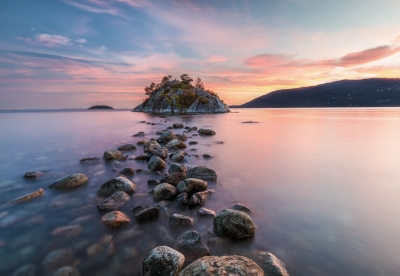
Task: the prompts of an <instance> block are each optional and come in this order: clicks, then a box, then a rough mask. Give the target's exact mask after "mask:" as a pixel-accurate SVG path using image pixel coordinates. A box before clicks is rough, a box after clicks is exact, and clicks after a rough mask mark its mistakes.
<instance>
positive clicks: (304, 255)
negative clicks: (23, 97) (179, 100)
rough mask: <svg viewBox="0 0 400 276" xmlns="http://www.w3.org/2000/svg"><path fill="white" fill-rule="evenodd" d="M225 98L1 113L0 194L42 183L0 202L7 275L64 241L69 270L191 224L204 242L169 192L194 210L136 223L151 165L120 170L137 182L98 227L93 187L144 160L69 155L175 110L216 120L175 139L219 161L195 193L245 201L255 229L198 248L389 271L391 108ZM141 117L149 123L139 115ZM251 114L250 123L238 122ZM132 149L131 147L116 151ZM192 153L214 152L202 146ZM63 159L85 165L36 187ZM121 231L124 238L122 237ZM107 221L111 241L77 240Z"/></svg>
mask: <svg viewBox="0 0 400 276" xmlns="http://www.w3.org/2000/svg"><path fill="white" fill-rule="evenodd" d="M233 111H239V113H230V114H215V115H198V116H192V117H180V116H174V117H167V118H165V119H161V118H159V117H158V116H152V115H148V114H143V113H131V112H129V111H74V112H65V111H64V112H4V113H0V129H1V135H0V152H1V155H0V163H1V166H0V205H2V204H3V203H5V202H7V201H9V200H11V199H13V198H15V197H17V196H21V195H24V194H27V193H29V192H32V191H35V190H37V189H39V188H44V189H45V194H44V195H43V196H42V197H40V198H38V199H35V200H32V201H30V202H27V203H22V204H18V205H16V206H13V207H11V208H3V209H0V260H1V261H0V274H1V275H9V274H11V273H12V272H13V271H14V270H15V269H16V268H18V267H20V266H22V265H25V264H35V265H37V266H38V267H40V264H41V262H42V261H43V259H44V257H45V256H46V255H47V254H48V253H49V252H50V251H52V250H54V249H57V248H65V247H70V248H73V250H74V264H75V265H76V266H77V267H78V268H79V270H80V272H81V274H82V275H139V274H140V264H141V262H142V260H143V258H144V256H145V255H146V254H147V253H148V252H149V251H150V250H151V249H152V248H154V247H155V246H158V245H167V246H171V247H174V244H175V241H176V238H177V237H178V236H180V235H181V234H182V233H184V232H185V231H186V230H188V229H195V230H196V231H198V232H199V233H201V234H202V236H203V242H204V243H206V241H207V240H208V239H209V238H211V237H214V236H213V234H212V219H210V218H205V219H203V218H199V217H198V216H197V215H196V211H197V209H198V208H195V209H190V210H189V209H187V210H184V211H179V210H176V209H174V208H173V202H171V204H170V208H168V209H169V214H170V215H171V214H172V213H174V212H177V213H181V214H187V215H190V216H192V217H194V218H195V225H194V227H192V228H177V229H172V228H170V227H169V226H168V216H160V217H159V218H158V219H157V220H155V221H151V222H148V223H141V224H138V223H137V222H136V221H135V220H134V218H133V217H132V216H131V211H130V210H131V209H132V208H133V207H135V206H137V205H139V204H147V205H153V204H155V201H154V200H153V199H152V197H151V196H150V195H149V194H148V191H149V190H151V189H152V188H153V187H152V186H149V185H147V180H148V179H160V178H161V176H160V175H155V174H152V175H143V174H135V176H134V177H133V182H135V183H136V185H137V187H138V189H137V191H136V192H135V194H134V195H133V197H132V200H130V201H129V202H128V203H127V204H126V205H125V206H124V207H122V208H121V209H120V210H121V211H122V212H124V213H125V214H127V215H128V216H131V218H132V223H131V224H130V225H127V226H124V227H121V228H120V229H118V230H112V229H110V228H108V227H106V226H105V225H103V224H102V222H101V216H102V214H104V213H101V212H99V211H98V210H97V208H96V203H97V201H98V195H96V191H97V189H98V188H99V186H100V185H101V184H102V183H103V182H105V181H107V180H109V179H111V178H113V177H114V176H116V175H117V173H118V171H120V170H121V169H122V168H124V167H133V168H135V169H145V168H147V164H146V162H145V161H135V160H126V161H120V163H121V164H120V166H118V165H114V164H113V162H105V161H101V163H100V164H99V165H92V166H83V165H81V164H80V163H79V160H80V159H82V158H85V157H94V156H97V157H100V158H101V157H102V154H103V152H104V151H105V150H109V149H115V148H117V147H118V146H120V145H123V144H125V143H136V142H137V141H139V140H141V139H143V138H142V137H132V135H133V134H135V133H137V132H139V131H144V132H145V133H146V136H145V138H146V139H149V138H153V137H154V138H156V137H158V136H157V135H155V132H156V131H157V130H161V129H164V128H165V127H167V126H170V125H172V124H173V123H174V122H183V123H185V124H186V125H188V126H197V127H198V128H201V127H209V128H212V129H214V130H215V131H216V133H217V134H216V135H215V136H212V137H200V136H197V137H195V136H193V137H192V138H190V139H189V140H188V141H187V144H188V142H189V141H190V140H196V141H198V144H197V145H193V146H189V145H188V149H187V150H188V153H190V154H199V155H200V157H199V158H192V159H190V161H189V162H187V164H189V165H206V166H208V167H209V168H212V169H214V170H215V171H216V172H217V174H218V182H217V183H216V184H210V185H209V188H211V189H215V190H216V193H215V194H213V195H211V196H210V197H209V199H208V201H207V202H206V203H205V205H204V206H205V207H206V208H210V209H213V210H214V211H216V212H219V211H221V210H222V209H224V208H228V207H230V206H232V205H233V204H234V203H236V202H241V203H243V204H245V205H247V206H249V207H250V208H251V209H253V210H254V211H255V213H253V214H251V217H252V219H253V220H254V222H255V224H256V225H257V230H256V235H255V237H254V238H253V239H251V240H246V241H242V242H236V243H234V244H233V245H231V246H227V247H212V246H209V248H210V252H211V255H222V254H239V255H245V256H249V257H251V258H254V253H255V252H256V251H257V250H266V251H270V252H272V253H273V254H275V255H276V256H278V257H279V258H280V259H281V260H282V261H283V262H284V263H285V264H286V267H287V269H288V271H289V273H290V275H399V274H400V239H398V233H399V231H400V200H399V199H398V198H399V196H398V195H399V194H400V185H399V182H400V170H399V169H398V165H399V164H400V147H399V146H398V145H399V144H400V109H398V108H385V109H379V108H366V109H364V108H360V109H234V110H233ZM142 120H146V121H150V122H154V123H160V124H158V125H148V124H140V123H138V122H139V121H142ZM165 120H166V121H167V122H165ZM250 120H252V121H257V122H258V123H256V124H243V123H242V122H245V121H250ZM176 132H177V133H181V132H182V130H178V131H176ZM188 136H190V135H188ZM217 141H223V142H224V143H223V144H217V143H216V142H217ZM191 148H196V149H197V150H196V151H190V149H191ZM142 152H143V149H142V147H141V146H139V147H138V149H136V150H134V151H131V152H129V154H134V155H139V154H141V153H142ZM203 153H210V154H213V155H214V158H211V159H204V158H202V157H201V155H202V154H203ZM113 167H115V168H116V169H117V171H113V170H112V169H113ZM35 170H40V171H44V172H45V175H44V176H43V177H41V178H39V179H37V180H26V179H23V178H22V176H23V175H24V173H25V172H28V171H35ZM75 172H81V173H85V174H86V175H87V176H88V177H89V178H90V181H89V183H88V184H87V185H85V186H83V187H81V188H78V189H75V190H71V191H56V190H50V189H48V188H47V187H48V185H49V184H50V183H52V182H53V181H55V180H57V179H59V178H61V177H63V176H66V175H68V174H71V173H75ZM54 202H57V204H54ZM86 205H89V207H87V208H86V209H80V210H79V211H78V210H77V209H76V208H78V207H82V206H86ZM85 215H92V216H91V217H88V220H86V221H85V222H81V223H80V224H81V226H82V228H83V232H82V233H81V234H80V235H78V236H77V237H74V238H69V239H66V238H55V237H53V236H52V235H51V234H50V233H51V232H52V231H53V230H54V229H55V228H57V227H59V226H66V225H68V224H70V223H71V222H72V221H73V220H74V219H76V218H78V217H82V216H85ZM132 229H133V230H132ZM129 230H131V232H126V231H129ZM210 232H211V233H210ZM124 233H125V235H127V234H126V233H130V234H131V237H130V238H128V239H125V240H123V235H124ZM106 234H112V235H113V240H114V247H113V248H111V249H110V248H107V246H106V245H105V248H106V249H105V250H104V251H103V252H102V253H100V254H99V255H97V256H94V257H88V255H87V253H86V248H87V246H90V245H91V244H94V243H97V242H98V241H99V239H101V238H102V237H104V236H105V235H106ZM37 275H41V272H40V270H38V272H37Z"/></svg>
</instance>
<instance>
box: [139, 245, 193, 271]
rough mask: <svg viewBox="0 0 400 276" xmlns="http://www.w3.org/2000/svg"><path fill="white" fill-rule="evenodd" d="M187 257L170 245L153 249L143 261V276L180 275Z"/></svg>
mask: <svg viewBox="0 0 400 276" xmlns="http://www.w3.org/2000/svg"><path fill="white" fill-rule="evenodd" d="M184 262H185V257H184V256H183V254H181V253H179V252H178V251H176V250H174V249H172V248H170V247H168V246H158V247H156V248H154V249H153V250H151V251H150V252H149V253H148V254H147V255H146V257H145V258H144V261H143V263H142V267H141V273H142V276H155V275H166V276H167V275H168V276H178V275H179V272H180V271H181V270H182V267H183V264H184Z"/></svg>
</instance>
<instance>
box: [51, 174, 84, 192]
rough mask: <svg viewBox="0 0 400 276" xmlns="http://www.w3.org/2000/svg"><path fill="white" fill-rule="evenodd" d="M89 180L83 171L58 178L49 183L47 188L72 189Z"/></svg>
mask: <svg viewBox="0 0 400 276" xmlns="http://www.w3.org/2000/svg"><path fill="white" fill-rule="evenodd" d="M88 181H89V178H88V177H87V176H86V175H84V174H83V173H74V174H71V175H68V176H66V177H63V178H60V179H58V180H56V181H54V182H53V183H52V184H50V185H49V188H55V189H72V188H75V187H79V186H82V185H84V184H86V183H87V182H88Z"/></svg>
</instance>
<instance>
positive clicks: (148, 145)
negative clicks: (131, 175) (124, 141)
mask: <svg viewBox="0 0 400 276" xmlns="http://www.w3.org/2000/svg"><path fill="white" fill-rule="evenodd" d="M157 148H161V146H160V145H159V144H158V143H157V141H156V140H150V141H148V142H147V143H146V144H144V152H146V153H148V152H152V151H153V150H155V149H157Z"/></svg>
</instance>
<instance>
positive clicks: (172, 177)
mask: <svg viewBox="0 0 400 276" xmlns="http://www.w3.org/2000/svg"><path fill="white" fill-rule="evenodd" d="M185 179H186V173H184V172H176V173H172V174H168V173H166V174H164V175H163V177H162V178H161V180H160V181H161V182H165V183H169V184H171V185H174V186H176V185H178V183H179V182H181V181H182V180H185Z"/></svg>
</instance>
